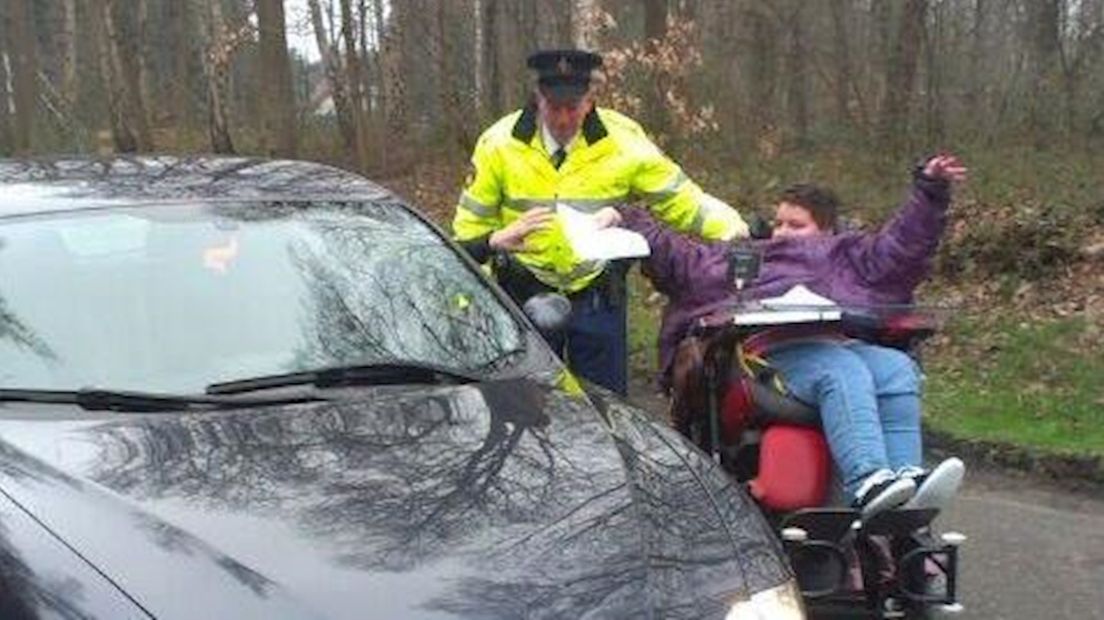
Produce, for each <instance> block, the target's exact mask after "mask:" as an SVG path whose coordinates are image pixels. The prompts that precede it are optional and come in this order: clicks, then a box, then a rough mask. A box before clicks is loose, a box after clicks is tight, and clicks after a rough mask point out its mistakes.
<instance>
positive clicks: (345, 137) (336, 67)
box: [307, 0, 357, 156]
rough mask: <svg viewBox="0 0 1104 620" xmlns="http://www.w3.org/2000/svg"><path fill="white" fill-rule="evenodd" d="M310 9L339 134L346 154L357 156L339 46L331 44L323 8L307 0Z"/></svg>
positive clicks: (354, 132) (354, 129)
mask: <svg viewBox="0 0 1104 620" xmlns="http://www.w3.org/2000/svg"><path fill="white" fill-rule="evenodd" d="M307 5H308V6H309V8H310V16H311V26H312V29H313V30H314V39H315V42H316V44H317V45H318V54H319V55H320V56H321V58H322V68H323V72H324V73H325V76H326V83H327V85H328V86H329V91H330V97H331V98H332V99H333V104H334V113H335V114H336V115H337V126H338V133H339V134H340V138H341V141H342V144H344V146H345V150H346V152H348V153H349V154H350V155H353V156H356V154H357V150H356V149H357V146H356V126H355V124H354V121H353V116H352V114H353V112H352V108H351V106H350V104H349V95H348V90H347V89H346V84H345V80H344V78H343V77H342V76H341V67H340V64H339V63H340V58H339V57H338V55H337V46H336V45H335V44H334V43H332V42H331V40H330V35H329V33H328V32H327V30H326V23H325V21H324V19H323V16H322V7H321V6H320V5H319V2H318V0H307Z"/></svg>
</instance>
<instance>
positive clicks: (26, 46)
mask: <svg viewBox="0 0 1104 620" xmlns="http://www.w3.org/2000/svg"><path fill="white" fill-rule="evenodd" d="M8 1H9V5H8V11H9V12H8V20H7V21H8V23H7V31H8V36H7V39H8V41H9V44H8V62H9V64H10V67H11V69H10V70H11V84H12V99H13V101H14V103H15V115H14V118H13V121H14V126H13V127H12V130H11V134H12V147H13V149H12V150H13V151H14V153H15V154H17V155H21V154H26V153H28V152H30V150H31V146H32V141H33V135H34V131H33V127H34V120H35V106H36V102H37V101H38V87H37V86H38V84H37V80H36V79H35V72H36V70H37V59H36V49H35V37H34V29H33V27H32V24H31V14H30V11H29V8H30V6H29V4H28V2H27V0H8Z"/></svg>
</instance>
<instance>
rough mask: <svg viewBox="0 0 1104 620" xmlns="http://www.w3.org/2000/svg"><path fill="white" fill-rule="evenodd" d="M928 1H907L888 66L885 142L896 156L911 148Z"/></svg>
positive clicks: (884, 121) (884, 120) (884, 126)
mask: <svg viewBox="0 0 1104 620" xmlns="http://www.w3.org/2000/svg"><path fill="white" fill-rule="evenodd" d="M927 9H928V6H927V0H905V5H904V11H902V13H901V21H900V26H899V27H898V29H897V40H896V43H895V44H894V45H893V47H892V51H891V53H890V60H889V63H888V64H887V65H886V96H885V103H884V105H885V107H884V108H883V109H882V131H881V134H882V139H883V140H884V141H885V144H887V145H888V146H890V148H891V149H893V150H894V151H895V152H896V151H899V150H901V149H902V148H903V147H905V146H906V145H907V144H908V113H909V99H910V98H911V97H912V93H913V84H914V82H915V81H916V67H917V65H918V58H919V52H920V45H921V40H922V37H923V29H924V16H925V14H926V12H927Z"/></svg>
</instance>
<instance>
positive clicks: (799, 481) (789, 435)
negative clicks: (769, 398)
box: [750, 424, 832, 512]
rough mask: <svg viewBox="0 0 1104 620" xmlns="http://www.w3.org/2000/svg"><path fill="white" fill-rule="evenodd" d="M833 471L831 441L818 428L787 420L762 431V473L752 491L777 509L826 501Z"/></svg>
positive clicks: (756, 496)
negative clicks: (795, 424) (796, 424)
mask: <svg viewBox="0 0 1104 620" xmlns="http://www.w3.org/2000/svg"><path fill="white" fill-rule="evenodd" d="M831 475H832V460H831V455H830V454H829V452H828V442H826V441H825V440H824V435H823V434H822V433H821V432H820V430H818V429H813V428H806V427H801V426H791V425H787V424H778V425H773V426H770V427H769V428H767V429H766V430H765V431H763V438H762V442H761V443H760V445H759V475H758V477H757V478H755V479H754V480H752V481H751V483H750V489H751V494H752V495H753V496H754V497H755V499H756V500H758V501H759V503H761V504H762V505H764V506H766V507H767V508H770V509H771V510H774V511H777V512H787V511H791V510H797V509H799V508H811V507H815V506H822V505H824V501H825V499H826V498H827V495H828V485H829V481H830V478H831Z"/></svg>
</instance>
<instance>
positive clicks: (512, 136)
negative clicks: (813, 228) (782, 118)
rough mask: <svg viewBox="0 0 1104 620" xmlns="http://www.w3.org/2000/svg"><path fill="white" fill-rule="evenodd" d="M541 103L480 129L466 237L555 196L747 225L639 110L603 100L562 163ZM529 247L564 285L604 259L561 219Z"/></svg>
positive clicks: (464, 210) (713, 223) (575, 203)
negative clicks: (695, 177) (575, 248)
mask: <svg viewBox="0 0 1104 620" xmlns="http://www.w3.org/2000/svg"><path fill="white" fill-rule="evenodd" d="M539 129H540V124H539V120H538V115H537V108H536V105H535V103H531V104H530V105H528V106H527V107H525V108H524V109H522V110H519V111H516V112H514V113H512V114H510V115H507V116H506V117H504V118H502V119H501V120H499V121H498V122H496V123H495V124H494V125H492V126H491V127H490V128H489V129H488V130H487V131H486V132H484V133H483V135H482V136H480V138H479V141H478V143H477V144H476V147H475V152H474V153H473V154H472V165H473V167H474V170H473V172H472V176H471V177H470V178H469V179H468V181H467V186H466V187H465V188H464V191H463V192H462V193H461V195H460V201H459V204H458V205H457V209H456V216H455V218H454V219H453V223H452V227H453V233H454V234H455V235H456V238H457V239H458V240H459V241H470V240H475V239H480V238H483V237H486V236H487V235H489V234H490V233H492V232H494V231H495V230H498V229H500V228H502V227H504V226H506V225H508V224H510V223H511V222H513V221H514V220H515V219H517V218H518V217H519V216H520V215H521V214H522V213H524V212H525V211H526V210H529V209H532V208H535V207H539V206H545V207H554V206H555V205H556V204H557V203H559V204H566V205H569V206H571V207H574V208H576V209H579V210H582V211H586V212H591V213H593V212H596V211H598V210H599V209H601V208H602V207H606V206H614V205H623V204H625V203H628V202H634V201H639V202H643V203H644V204H646V205H647V206H648V207H649V210H650V211H651V212H652V213H653V214H654V215H656V217H658V218H659V219H660V220H662V221H663V222H665V223H667V224H668V225H670V226H671V227H673V228H675V229H676V230H679V231H683V232H690V233H693V234H696V235H698V236H700V237H702V238H704V239H708V240H723V239H731V238H733V237H736V236H744V235H746V234H747V225H746V224H744V221H743V220H742V219H741V218H740V216H739V214H737V213H736V211H735V210H733V209H732V208H731V207H729V206H728V205H726V204H724V203H723V202H721V201H720V200H717V199H716V198H713V197H712V196H708V195H707V194H704V193H703V192H702V190H701V188H699V187H698V186H697V184H695V183H694V182H693V181H691V180H690V179H689V178H687V176H686V175H685V174H684V173H683V172H682V169H681V168H679V166H678V165H677V164H675V163H674V162H673V161H671V160H670V159H668V158H667V157H666V156H664V155H663V153H662V152H661V151H660V150H659V148H657V147H656V146H655V145H654V144H653V143H652V142H651V140H649V139H648V137H647V136H646V135H645V133H644V131H643V129H641V127H640V125H638V124H637V123H636V122H635V121H633V120H632V119H630V118H628V117H626V116H624V115H621V114H618V113H617V112H614V111H612V110H607V109H601V108H595V109H594V110H593V111H591V113H590V114H588V115H587V117H586V119H585V120H584V121H583V126H582V131H581V132H580V135H577V136H576V137H575V138H574V140H573V142H572V144H570V145H569V146H568V149H567V151H568V156H567V158H566V159H565V160H564V161H563V163H562V165H561V166H560V168H559V169H556V168H555V167H554V166H553V165H552V162H551V158H550V156H549V154H548V152H547V151H546V150H545V148H544V144H543V140H542V139H541V135H540V131H539ZM527 243H528V250H527V251H526V252H519V253H516V254H515V255H514V257H515V258H516V259H517V260H518V261H519V262H521V263H522V264H523V265H525V266H526V267H527V268H528V269H529V270H530V271H531V272H532V273H533V274H534V275H535V276H536V277H537V278H538V279H539V280H540V281H541V282H543V283H544V284H546V285H548V286H550V287H552V288H555V289H559V290H562V291H565V292H575V291H578V290H581V289H583V288H585V287H586V286H587V285H588V284H590V282H592V281H593V280H594V279H595V278H596V277H598V275H599V274H600V273H601V272H602V270H603V268H604V267H605V265H604V264H603V263H601V262H595V261H582V260H579V259H578V257H576V256H575V254H574V252H572V250H571V247H570V245H569V244H568V242H567V240H566V238H565V237H564V234H563V230H562V228H560V227H559V225H558V223H557V222H556V221H554V223H553V225H552V226H551V227H550V228H548V229H547V230H544V231H538V232H535V233H533V234H531V235H530V236H529V237H528V239H527Z"/></svg>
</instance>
